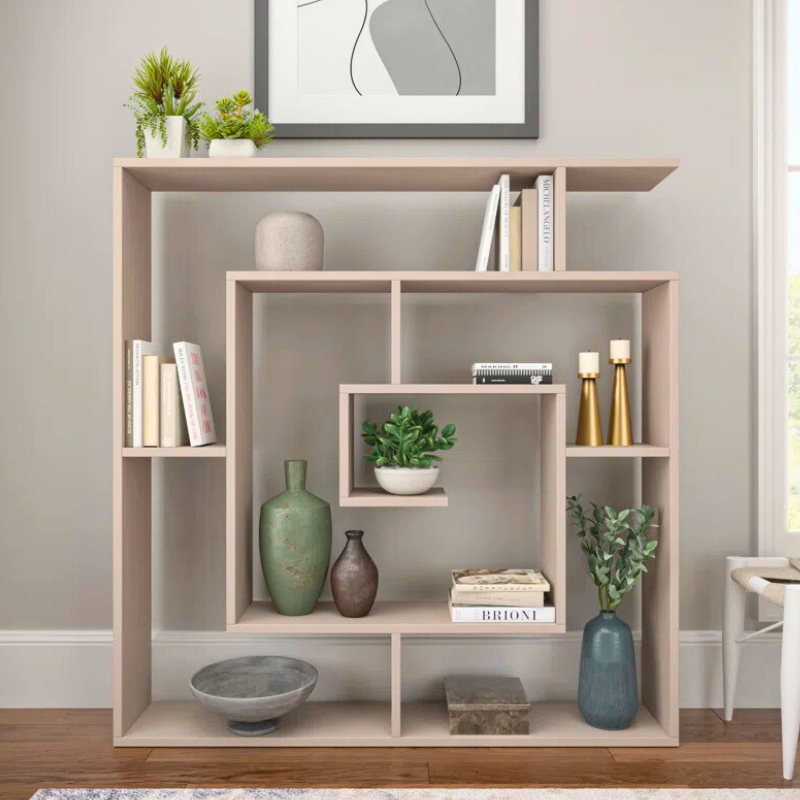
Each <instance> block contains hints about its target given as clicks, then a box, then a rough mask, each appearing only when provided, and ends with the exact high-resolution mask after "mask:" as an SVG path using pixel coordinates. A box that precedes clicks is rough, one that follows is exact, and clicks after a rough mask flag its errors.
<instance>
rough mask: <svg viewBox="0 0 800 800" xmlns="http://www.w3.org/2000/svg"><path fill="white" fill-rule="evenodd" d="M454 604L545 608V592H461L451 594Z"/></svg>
mask: <svg viewBox="0 0 800 800" xmlns="http://www.w3.org/2000/svg"><path fill="white" fill-rule="evenodd" d="M450 600H451V601H452V602H453V604H459V605H465V606H511V607H514V606H516V607H520V606H524V607H526V608H531V607H533V608H539V607H543V606H544V592H516V593H515V592H480V593H474V592H460V591H459V590H458V589H453V590H452V592H451V593H450Z"/></svg>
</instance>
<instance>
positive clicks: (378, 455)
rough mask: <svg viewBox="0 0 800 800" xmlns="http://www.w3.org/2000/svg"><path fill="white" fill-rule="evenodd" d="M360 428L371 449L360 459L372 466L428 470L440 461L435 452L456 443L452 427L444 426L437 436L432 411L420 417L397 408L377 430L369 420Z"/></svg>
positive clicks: (411, 410)
mask: <svg viewBox="0 0 800 800" xmlns="http://www.w3.org/2000/svg"><path fill="white" fill-rule="evenodd" d="M361 427H362V429H363V431H364V432H363V433H362V434H361V438H362V439H363V440H364V443H365V444H367V445H369V446H370V447H371V448H372V452H371V453H367V454H366V455H365V456H364V458H366V459H367V461H369V463H370V464H374V465H375V466H376V467H387V466H388V467H420V468H421V467H430V466H431V464H433V462H434V461H441V460H442V459H441V457H440V456H437V455H434V453H435V452H436V451H437V450H451V449H452V448H453V446H454V445H455V443H456V442H457V441H458V440H457V439H456V438H454V436H453V434H454V433H455V432H456V426H455V425H445V426H444V428H442V430H441V434H440V432H439V428H438V427H437V426H436V425H434V423H433V412H432V411H425V412H423V413H422V414H420V413H419V412H418V411H417V410H416V409H412V408H409V407H408V406H398V409H397V413H396V414H392V415H391V417H390V418H389V419H388V420H386V422H384V423H383V425H382V426H381V428H380V430H379V429H378V427H377V426H376V425H375V423H374V422H372V421H371V420H367V421H366V422H364V424H363V425H362V426H361Z"/></svg>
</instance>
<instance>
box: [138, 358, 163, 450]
mask: <svg viewBox="0 0 800 800" xmlns="http://www.w3.org/2000/svg"><path fill="white" fill-rule="evenodd" d="M160 371H161V359H160V357H159V356H144V358H143V359H142V447H158V442H159V430H158V418H159V413H158V411H159V386H158V384H159V377H160V375H159V373H160Z"/></svg>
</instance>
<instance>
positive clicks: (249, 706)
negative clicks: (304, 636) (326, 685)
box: [189, 656, 319, 736]
mask: <svg viewBox="0 0 800 800" xmlns="http://www.w3.org/2000/svg"><path fill="white" fill-rule="evenodd" d="M318 678H319V673H318V672H317V670H316V667H313V666H311V664H308V663H306V662H305V661H300V660H299V659H297V658H286V657H284V656H245V657H243V658H231V659H228V660H227V661H218V662H216V663H215V664H209V665H208V666H207V667H203V669H201V670H200V671H199V672H197V673H196V674H195V675H194V676H193V677H192V679H191V681H189V688H190V689H191V691H192V694H193V695H194V699H195V700H197V702H198V703H200V705H202V706H205V707H206V708H210V709H211V710H212V711H216V712H217V713H218V714H220V715H221V716H223V717H225V718H226V719H227V720H228V728H229V730H231V731H232V732H233V733H236V734H238V735H239V736H262V735H263V734H266V733H272V732H273V731H276V730H277V729H278V726H279V725H280V722H281V717H282V716H283V715H284V714H288V713H289V712H290V711H293V710H294V709H295V708H297V707H298V706H299V705H300V704H301V703H302V702H303V701H304V700H305V699H306V698H307V697H308V696H309V695H310V694H311V692H313V691H314V687H315V686H316V685H317V679H318Z"/></svg>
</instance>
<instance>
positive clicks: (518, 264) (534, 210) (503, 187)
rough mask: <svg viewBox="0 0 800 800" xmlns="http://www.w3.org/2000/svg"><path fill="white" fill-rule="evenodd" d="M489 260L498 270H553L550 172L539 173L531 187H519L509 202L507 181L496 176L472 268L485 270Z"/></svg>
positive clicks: (479, 270)
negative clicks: (514, 196)
mask: <svg viewBox="0 0 800 800" xmlns="http://www.w3.org/2000/svg"><path fill="white" fill-rule="evenodd" d="M492 244H494V253H495V258H494V260H492V259H491V257H490V256H491V253H492ZM492 261H494V264H495V265H496V269H498V270H499V271H500V272H519V271H534V272H552V271H553V264H554V258H553V176H552V175H539V177H538V178H536V182H535V186H534V188H533V189H523V190H522V191H521V192H520V193H519V195H518V197H517V199H516V202H514V203H513V205H512V203H511V180H510V178H509V176H508V175H501V176H500V181H499V182H498V183H497V184H496V185H495V186H494V187H493V188H492V191H491V193H490V194H489V199H488V201H487V203H486V213H485V215H484V218H483V231H482V233H481V243H480V246H479V247H478V260H477V262H476V264H475V270H476V271H477V272H486V271H487V270H488V269H490V264H491V263H492Z"/></svg>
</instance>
